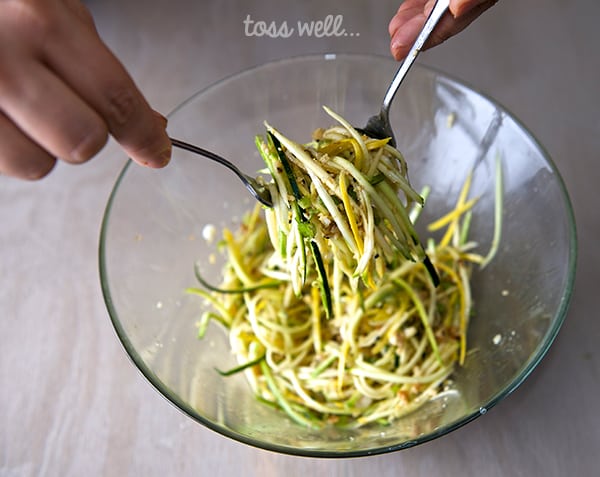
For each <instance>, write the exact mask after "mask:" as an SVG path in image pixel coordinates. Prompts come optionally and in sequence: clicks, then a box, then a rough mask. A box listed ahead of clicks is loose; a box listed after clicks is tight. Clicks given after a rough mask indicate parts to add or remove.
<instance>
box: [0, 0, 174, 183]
mask: <svg viewBox="0 0 600 477" xmlns="http://www.w3.org/2000/svg"><path fill="white" fill-rule="evenodd" d="M165 128H166V119H165V118H164V117H162V116H161V115H160V114H159V113H157V112H155V111H153V110H152V109H151V108H150V106H149V105H148V103H147V102H146V100H145V99H144V97H143V96H142V94H141V93H140V91H139V90H138V88H137V87H136V85H135V84H134V82H133V80H132V79H131V77H130V76H129V74H128V73H127V71H126V70H125V68H124V67H123V66H122V65H121V63H120V62H119V61H118V59H117V58H116V57H115V56H114V55H113V54H112V53H111V52H110V51H109V49H108V48H107V47H106V45H105V44H104V43H103V42H102V40H101V39H100V37H99V35H98V33H97V31H96V28H95V26H94V21H93V19H92V17H91V15H90V13H89V11H88V10H87V8H86V7H85V6H84V5H83V4H82V3H81V2H80V1H79V0H0V173H1V174H5V175H9V176H15V177H20V178H26V179H38V178H41V177H43V176H44V175H46V174H47V173H48V172H50V170H51V169H52V168H53V166H54V164H55V162H56V158H57V157H58V158H60V159H62V160H64V161H66V162H69V163H73V164H77V163H82V162H85V161H87V160H88V159H90V158H91V157H93V156H94V155H96V153H98V152H99V151H100V149H102V147H103V146H104V144H105V143H106V141H107V139H108V135H109V134H111V135H112V136H113V137H114V138H115V139H116V140H117V141H118V142H119V143H120V144H121V146H122V147H123V149H124V150H125V151H126V153H127V154H128V155H129V156H130V157H131V158H132V159H133V160H135V161H136V162H138V163H140V164H144V165H147V166H149V167H162V166H164V165H166V164H167V163H168V162H169V159H170V156H171V143H170V140H169V138H168V136H167V134H166V132H165Z"/></svg>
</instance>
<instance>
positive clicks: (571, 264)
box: [98, 53, 578, 458]
mask: <svg viewBox="0 0 600 477" xmlns="http://www.w3.org/2000/svg"><path fill="white" fill-rule="evenodd" d="M338 59H350V60H356V61H359V60H361V59H362V60H379V61H386V62H388V63H395V64H397V65H399V63H396V62H395V61H394V60H393V59H391V58H390V57H388V56H384V55H379V54H364V53H322V54H309V55H297V56H290V57H286V58H281V59H276V60H273V61H268V62H265V63H261V64H257V65H254V66H252V67H250V68H245V69H242V70H240V71H237V72H234V73H232V74H230V75H227V76H225V77H223V78H221V79H219V80H217V81H215V82H213V83H211V84H210V85H208V86H206V87H204V88H202V89H200V90H198V91H197V92H196V93H194V94H192V95H191V96H189V97H188V98H187V99H185V100H184V101H182V102H181V103H180V104H178V105H176V106H175V107H174V108H173V109H172V110H171V111H170V112H169V113H168V114H167V117H168V118H170V117H172V116H173V115H174V114H176V113H177V112H178V111H179V110H181V109H182V108H184V107H185V106H186V105H188V104H189V103H190V102H192V101H194V100H195V99H196V98H197V97H198V96H200V95H203V94H206V93H208V92H210V91H211V90H213V89H215V88H218V87H220V86H222V85H223V84H226V83H228V82H230V81H234V80H237V79H239V78H241V77H243V76H245V75H249V74H252V73H253V72H255V71H256V70H260V69H263V68H268V67H272V66H277V65H285V64H289V63H297V62H301V61H318V60H321V61H336V60H338ZM413 68H416V69H421V70H425V71H427V72H428V73H431V74H435V75H436V76H437V77H440V78H443V79H444V81H449V82H451V83H453V84H456V85H458V86H460V87H462V88H466V89H468V90H469V91H471V92H473V93H475V94H477V95H479V96H480V97H481V98H483V99H484V100H486V101H487V102H489V103H490V104H493V105H494V106H495V107H496V108H497V109H498V110H499V111H500V112H502V113H504V114H505V115H506V116H507V117H509V118H510V119H511V120H512V121H514V123H515V125H516V126H518V127H519V128H520V130H521V131H522V133H523V134H524V135H525V136H526V137H528V139H529V140H530V141H531V142H532V143H533V144H534V145H535V146H536V147H537V148H538V150H539V152H540V154H541V155H542V157H543V159H544V161H545V162H546V164H547V165H548V167H549V168H550V170H551V171H552V174H553V175H554V176H555V178H556V180H557V183H558V185H559V189H560V191H561V194H562V197H563V203H564V206H565V210H566V218H567V221H568V229H569V237H568V238H569V250H568V266H567V279H566V281H565V286H564V289H563V290H562V297H561V301H560V305H559V306H558V308H557V309H556V311H555V313H554V316H553V317H552V319H553V320H554V321H553V323H552V326H551V328H550V329H549V330H548V332H547V334H546V338H545V340H544V341H543V342H541V343H540V344H539V345H538V347H537V349H536V350H535V351H534V352H533V353H532V355H531V357H530V359H529V360H528V362H527V363H526V365H525V366H524V367H523V368H522V369H521V370H520V371H519V372H518V373H517V374H516V375H515V376H514V378H513V379H512V380H511V381H510V383H509V384H508V385H507V386H505V387H504V388H503V389H501V390H500V391H498V392H497V393H496V394H494V395H493V396H492V397H491V398H490V399H489V400H488V402H487V403H486V404H485V405H483V406H481V407H480V408H479V409H478V410H476V411H473V412H471V413H469V414H466V415H465V416H463V417H462V418H460V419H457V420H456V421H453V422H451V423H450V424H447V425H445V426H442V427H440V428H438V429H436V430H435V431H433V432H430V433H428V434H425V435H422V436H419V437H418V438H415V439H412V440H409V441H404V442H400V443H398V444H393V445H384V446H374V447H371V448H367V449H352V450H322V449H313V448H302V447H291V446H287V445H279V444H275V443H270V442H264V441H260V440H257V439H254V438H252V437H249V436H247V435H244V434H242V433H240V432H237V431H235V430H233V429H230V428H228V427H225V426H222V425H220V424H218V423H216V422H213V421H211V420H210V419H207V418H205V417H203V416H202V415H200V414H199V413H197V412H196V411H195V410H194V409H193V408H192V407H191V406H190V405H188V404H187V403H185V402H184V401H183V400H182V399H180V398H179V397H178V396H177V394H175V393H174V392H171V391H170V389H169V386H167V385H166V384H165V383H164V382H163V381H162V380H161V379H160V378H159V377H158V376H157V375H156V374H155V373H154V372H153V371H152V370H151V369H150V368H149V367H148V366H147V365H146V364H145V363H144V361H143V359H142V358H141V356H140V355H139V354H138V353H137V352H136V350H135V348H134V347H133V345H132V343H131V341H130V340H129V338H128V336H127V334H126V332H125V330H124V328H123V327H122V326H121V324H120V321H119V318H118V312H117V309H116V307H115V305H114V303H113V300H112V296H111V292H110V285H109V283H108V272H107V268H106V236H107V233H108V228H109V223H110V217H111V211H112V207H113V205H114V201H115V198H116V194H117V191H118V190H119V186H120V185H121V182H122V181H123V179H124V177H125V175H126V173H127V171H128V170H129V168H130V167H131V165H132V163H133V161H132V160H131V159H127V161H126V163H125V165H124V167H123V168H122V170H121V172H120V173H119V175H118V177H117V179H116V182H115V184H114V186H113V188H112V190H111V193H110V196H109V198H108V202H107V205H106V207H105V210H104V214H103V217H102V222H101V228H100V237H99V246H98V260H99V275H100V285H101V289H102V294H103V298H104V302H105V306H106V307H107V311H108V314H109V317H110V320H111V322H112V324H113V327H114V330H115V332H116V334H117V337H118V339H119V341H120V342H121V344H122V346H123V347H124V349H125V351H126V354H127V356H128V357H129V359H130V361H131V362H132V363H133V364H134V366H135V367H136V368H137V370H138V371H139V372H140V373H141V374H142V376H144V378H145V379H146V380H147V381H148V382H149V383H150V384H151V386H152V387H153V388H154V389H155V391H157V392H158V393H159V394H160V395H161V396H162V397H163V398H164V399H166V400H167V402H169V403H170V404H172V405H173V406H175V408H177V409H178V410H180V411H181V412H183V413H184V414H186V415H187V416H189V417H190V418H192V419H193V420H194V421H196V422H198V423H200V424H202V425H204V426H205V427H207V428H209V429H211V430H213V431H215V432H217V433H218V434H221V435H223V436H225V437H228V438H230V439H233V440H234V441H237V442H241V443H244V444H247V445H250V446H252V447H256V448H260V449H264V450H268V451H273V452H277V453H281V454H288V455H294V456H303V457H321V458H350V457H363V456H369V455H378V454H384V453H388V452H393V451H397V450H402V449H407V448H410V447H413V446H416V445H419V444H423V443H425V442H429V441H431V440H434V439H436V438H438V437H441V436H443V435H446V434H449V433H450V432H452V431H454V430H456V429H458V428H460V427H462V426H464V425H465V424H468V423H469V422H471V421H473V420H474V419H476V418H477V417H479V416H481V415H483V414H485V413H486V412H487V411H488V410H489V409H491V408H492V407H494V406H495V405H496V404H498V403H499V402H500V401H502V400H503V399H504V398H506V397H507V396H509V395H510V394H511V393H512V392H513V391H515V390H516V389H517V388H518V387H519V386H520V385H521V384H522V383H523V382H524V381H525V380H526V379H527V377H528V376H529V375H530V374H531V373H532V372H533V370H534V369H535V368H536V367H537V365H538V364H539V363H540V361H541V360H542V359H543V358H544V356H545V355H546V353H547V352H548V350H549V349H550V347H551V345H552V343H553V342H554V340H555V339H556V337H557V335H558V332H559V331H560V329H561V327H562V324H563V322H564V320H565V318H566V315H567V311H568V308H569V305H570V302H571V298H572V295H573V288H574V282H575V275H576V273H575V272H576V267H577V254H578V239H577V229H576V222H575V214H574V211H573V206H572V203H571V199H570V197H569V193H568V191H567V188H566V185H565V182H564V179H563V178H562V176H561V174H560V172H559V170H558V168H557V166H556V164H555V163H554V161H553V160H552V158H551V157H550V155H549V154H548V151H547V150H546V149H545V148H544V146H543V145H542V144H541V143H540V142H539V141H538V140H537V138H536V137H535V135H534V134H533V133H532V132H531V131H530V130H529V128H528V127H526V126H525V125H524V124H523V123H522V122H521V121H520V120H519V119H518V118H517V117H516V116H515V115H514V114H512V113H511V111H510V110H509V109H507V108H506V107H505V106H504V105H503V104H502V103H500V102H498V101H497V100H496V99H494V98H492V97H491V96H489V95H488V94H486V93H484V92H482V91H481V90H479V89H478V88H475V87H473V86H472V85H471V84H469V83H468V82H466V81H463V80H461V79H458V78H456V77H454V76H452V75H450V74H448V73H446V72H444V71H442V70H440V69H438V68H435V67H432V66H430V65H427V64H424V63H421V62H419V63H416V64H415V65H414V66H413ZM390 79H391V78H390ZM382 94H383V91H382ZM134 167H136V166H134Z"/></svg>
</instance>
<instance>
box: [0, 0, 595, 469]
mask: <svg viewBox="0 0 600 477" xmlns="http://www.w3.org/2000/svg"><path fill="white" fill-rule="evenodd" d="M399 3H400V2H399V1H391V0H386V1H366V0H354V1H352V2H349V1H346V2H342V1H337V2H336V1H333V0H318V1H303V2H299V1H296V2H277V1H274V0H271V1H266V0H265V1H259V0H256V1H241V0H236V1H234V0H227V1H216V0H210V1H192V0H189V1H186V0H173V1H166V0H163V1H160V0H103V1H101V0H97V1H95V0H89V1H88V2H87V4H88V5H89V7H90V8H91V10H92V12H93V14H94V16H95V18H96V22H97V26H98V29H99V31H100V33H101V34H102V36H103V37H104V39H105V40H106V42H107V43H108V44H109V46H110V47H111V48H113V49H114V51H115V52H116V54H117V55H118V56H119V57H120V58H121V60H122V61H123V62H124V64H125V65H126V66H127V67H128V69H129V70H130V72H131V73H132V75H133V76H134V78H135V80H136V81H137V83H138V84H139V86H140V87H141V88H142V90H143V91H144V92H145V94H146V95H147V97H148V99H149V101H150V102H151V103H152V105H153V106H154V107H155V108H156V109H158V110H160V111H162V112H164V113H167V112H168V111H169V110H170V109H172V108H173V107H174V106H176V105H177V104H178V103H179V102H181V101H182V100H184V99H185V98H186V97H188V96H189V95H190V94H192V93H193V92H195V91H197V90H198V89H200V88H203V87H205V86H207V85H209V84H210V83H212V82H214V81H216V80H218V79H220V78H223V77H224V76H226V75H230V74H232V73H235V72H238V71H240V70H241V69H244V68H246V67H249V66H253V65H256V64H260V63H263V62H266V61H269V60H272V59H278V58H282V57H287V56H290V55H298V54H306V53H318V52H331V51H334V52H335V51H337V52H362V53H376V54H383V55H385V54H388V43H389V39H388V34H387V24H388V21H389V19H390V18H391V17H392V15H393V13H394V12H395V10H396V9H397V7H398V6H399ZM328 13H333V14H342V15H343V16H344V27H345V28H347V30H348V31H349V32H356V33H359V36H354V37H345V38H335V39H315V38H311V39H307V38H304V39H301V38H297V37H294V38H290V39H269V38H261V39H257V38H247V37H245V36H244V30H243V24H242V20H243V19H244V18H245V17H246V15H247V14H251V16H252V18H254V19H257V20H258V19H262V20H269V21H270V20H277V21H283V20H287V21H288V22H290V23H295V22H297V21H298V20H318V19H321V18H323V17H324V16H325V15H326V14H328ZM598 18H600V3H599V2H597V1H596V0H572V1H564V0H528V1H520V0H501V1H500V2H499V3H498V5H497V6H496V7H494V8H493V9H492V10H491V11H490V12H488V13H487V14H486V15H485V16H484V17H482V18H481V19H480V20H479V21H478V22H477V23H476V24H474V25H473V26H472V27H471V28H469V29H468V30H467V31H465V32H464V33H462V34H461V35H460V36H458V37H456V38H454V39H452V40H450V41H448V42H447V43H446V44H445V45H444V46H442V47H440V48H438V49H436V50H434V51H431V52H427V53H424V54H423V55H422V56H421V57H420V58H419V61H421V62H423V63H425V64H429V65H432V66H435V67H437V68H440V69H442V70H444V71H446V72H448V73H450V74H451V75H453V76H456V77H458V78H460V79H462V80H464V81H466V82H467V83H469V84H471V85H473V86H474V87H476V88H477V89H479V90H481V91H483V92H485V93H487V94H489V95H491V96H493V97H494V98H496V99H497V100H499V101H500V103H502V104H503V105H504V106H506V107H507V108H508V109H509V110H511V111H512V112H513V113H514V114H515V115H516V116H517V117H519V118H520V119H521V120H522V121H523V122H524V123H525V124H526V125H528V127H529V128H530V129H531V131H532V132H533V133H534V134H535V135H536V136H537V138H538V139H539V140H540V141H541V143H542V144H544V146H545V147H546V148H547V150H548V152H549V153H550V155H551V156H552V157H553V158H554V160H555V161H556V163H557V165H558V167H559V169H560V171H561V172H562V174H563V177H564V179H565V181H566V184H567V186H568V189H569V191H570V194H571V198H572V201H573V205H574V208H575V213H576V218H577V223H578V232H579V250H580V255H579V262H578V272H577V280H576V287H575V292H574V295H573V301H572V305H571V308H570V312H569V315H568V317H567V320H566V322H565V325H564V327H563V328H562V331H561V332H560V334H559V336H558V339H557V340H556V342H555V344H554V346H553V347H552V349H551V350H550V352H549V354H548V355H547V356H546V358H545V359H544V360H543V362H542V363H541V365H540V366H539V367H538V368H537V369H536V370H535V372H534V373H533V374H532V376H531V377H530V378H529V379H528V381H527V382H526V383H525V384H523V385H522V386H521V387H520V388H519V389H518V390H517V391H516V392H514V393H513V394H512V395H511V396H509V397H508V398H507V399H506V400H505V401H503V402H502V403H501V404H499V405H498V406H497V407H495V408H494V409H492V410H491V411H490V412H488V413H487V414H486V415H485V416H483V417H481V418H479V419H477V420H476V421H475V422H473V423H471V424H468V425H467V426H466V427H463V428H461V429H459V430H458V431H456V432H454V433H452V434H450V435H448V436H446V437H443V438H441V439H438V440H436V441H434V442H431V443H428V444H425V445H422V446H419V447H416V448H413V449H409V450H406V451H402V452H398V453H394V454H388V455H384V456H378V457H371V458H362V459H353V460H337V461H336V460H317V459H307V458H294V457H289V456H283V455H278V454H274V453H270V452H265V451H261V450H258V449H254V448H251V447H247V446H245V445H241V444H238V443H236V442H233V441H231V440H229V439H226V438H224V437H221V436H220V435H218V434H215V433H214V432H212V431H209V430H207V429H205V428H203V427H201V426H200V425H198V424H196V423H194V422H192V421H191V420H190V419H188V418H187V417H185V416H184V415H183V414H181V413H180V412H179V411H177V410H176V409H174V408H173V407H172V406H171V405H169V404H168V403H167V401H165V400H164V399H163V398H162V397H161V396H159V395H158V394H157V393H156V392H155V391H154V390H153V389H152V388H151V387H150V385H149V384H148V383H147V382H146V381H145V380H144V379H143V377H142V376H141V374H140V373H139V372H138V371H137V370H136V369H135V368H134V367H133V365H132V364H131V363H130V362H129V360H128V358H127V357H126V355H125V352H124V351H123V349H122V348H121V345H120V344H119V342H118V340H117V338H116V335H115V333H114V331H113V329H112V327H111V324H110V321H109V319H108V315H107V312H106V309H105V307H104V303H103V301H102V296H101V292H100V286H99V279H98V269H97V247H98V232H99V226H100V221H101V217H102V213H103V210H104V205H105V203H106V200H107V198H108V194H109V193H110V190H111V188H112V185H113V183H114V180H115V178H116V176H117V174H118V172H119V170H120V168H121V167H122V165H123V163H124V160H125V158H124V156H123V154H122V153H121V152H120V150H119V149H118V148H117V147H116V145H115V144H114V143H113V142H111V143H109V144H108V145H107V147H106V148H105V149H104V150H103V151H102V153H101V154H100V155H99V157H97V158H96V159H95V160H93V161H92V162H90V163H89V164H87V165H85V166H79V167H74V166H66V165H64V164H61V165H59V166H58V167H57V168H56V170H55V171H54V172H53V173H52V174H51V175H50V176H49V177H47V178H46V179H44V180H42V181H41V182H39V183H24V182H19V181H16V180H12V179H9V178H6V177H0V476H2V477H8V476H33V475H41V476H84V475H85V476H97V475H98V476H99V475H107V476H108V475H110V476H128V475H132V476H137V475H140V476H155V475H156V476H159V475H160V476H166V475H173V476H175V475H176V476H188V475H211V476H212V475H215V476H238V475H243V476H254V475H256V476H260V477H270V476H280V475H287V476H299V475H315V476H321V475H322V476H332V477H333V476H361V475H379V476H382V477H385V476H392V475H393V476H404V475H410V476H429V477H433V476H453V475H457V476H462V477H466V476H507V475H510V476H527V477H529V476H538V475H539V476H541V475H543V476H565V475H570V476H591V475H597V467H598V461H599V460H600V459H599V458H598V451H599V450H600V417H599V414H598V408H597V402H598V396H599V395H600V375H599V365H600V354H599V352H598V349H597V347H596V346H597V344H598V342H599V341H600V320H599V316H598V315H599V313H598V307H597V304H598V302H597V301H596V299H597V297H598V291H597V286H598V285H597V284H598V282H599V278H600V273H599V268H600V254H599V251H598V250H599V248H598V246H597V240H598V237H600V220H599V219H598V217H599V214H598V207H600V200H599V199H600V193H599V192H598V180H599V179H600V174H599V170H600V166H599V164H600V162H599V161H600V157H599V156H600V113H599V110H600V81H599V80H600V54H599V53H598V50H599V48H598V47H599V46H600V40H598V36H597V34H596V33H595V30H596V28H597V21H598Z"/></svg>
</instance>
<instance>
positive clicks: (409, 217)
mask: <svg viewBox="0 0 600 477" xmlns="http://www.w3.org/2000/svg"><path fill="white" fill-rule="evenodd" d="M326 111H327V112H328V113H329V114H330V115H331V116H332V117H333V118H334V119H335V120H337V121H338V122H339V123H340V125H339V126H334V127H331V128H329V129H327V130H322V129H321V130H318V131H316V132H315V134H314V138H313V141H312V142H310V143H308V144H305V145H300V144H298V143H295V142H293V141H291V140H290V139H288V138H286V137H285V136H284V135H283V134H281V133H280V132H279V131H277V130H276V129H274V128H273V127H271V126H270V125H267V135H266V137H265V138H258V139H257V141H256V143H257V146H258V149H259V151H260V152H261V155H262V157H263V158H264V159H265V162H266V163H267V166H268V169H269V170H270V171H271V174H272V176H273V182H272V183H271V184H270V190H271V192H272V194H273V201H274V206H273V208H270V209H264V214H260V211H261V207H260V206H259V205H258V204H257V205H256V207H255V209H254V210H253V211H251V212H249V213H248V215H247V216H246V217H245V219H244V221H243V224H242V225H241V227H240V228H239V229H238V230H236V231H234V232H232V231H230V230H227V229H226V230H224V232H223V237H224V245H225V246H224V249H225V250H224V253H225V254H226V264H225V266H224V269H223V278H222V281H221V283H220V284H219V285H218V286H208V288H209V291H206V292H202V291H200V290H198V289H195V288H192V289H190V291H191V292H192V293H195V294H197V295H199V296H201V297H203V298H204V299H206V301H207V303H208V304H209V306H210V307H211V308H212V310H213V311H211V312H207V314H205V319H204V320H203V321H202V322H201V327H202V333H201V335H203V334H204V330H205V329H206V326H207V321H208V320H209V319H212V320H214V321H216V322H218V323H221V324H222V325H224V326H225V328H226V329H227V331H228V334H229V338H230V343H231V347H232V350H233V352H234V353H235V355H236V357H237V360H238V362H239V363H240V366H238V367H236V368H233V369H232V370H230V371H228V372H226V373H223V374H227V375H230V374H234V373H237V372H243V373H244V374H245V376H246V378H247V379H248V381H249V383H250V385H251V387H252V389H253V390H254V392H255V393H256V395H257V397H258V399H259V400H260V401H262V402H267V403H270V404H271V405H274V406H275V407H278V408H280V409H281V410H282V411H284V412H285V413H287V414H288V415H289V417H290V418H291V419H292V420H294V421H296V422H298V423H301V424H302V425H306V426H308V427H313V428H314V427H316V428H319V427H322V426H324V425H328V424H333V425H338V426H345V427H359V426H363V425H367V424H370V423H376V424H380V423H382V422H384V423H387V422H390V421H392V420H394V419H397V418H399V417H400V416H402V415H405V414H407V413H409V412H411V411H413V410H415V409H416V408H418V407H419V406H420V405H422V404H423V403H425V402H426V401H427V400H428V399H430V398H431V397H434V396H435V395H436V394H437V393H439V392H440V391H441V390H442V389H443V387H444V386H445V383H446V382H447V380H448V377H449V376H450V374H451V373H452V371H453V369H454V366H455V365H456V364H460V363H463V362H464V360H465V356H466V350H467V343H466V334H467V328H468V322H469V318H470V317H471V313H472V300H471V291H470V284H469V277H470V274H471V268H472V264H474V263H477V264H487V263H488V262H489V260H491V257H492V256H493V254H494V253H495V251H496V250H497V241H498V240H499V237H500V234H499V231H496V233H495V234H494V238H495V240H494V244H493V247H492V250H491V251H490V253H489V254H488V255H486V257H483V256H481V255H479V254H477V253H475V252H474V251H473V243H472V242H469V241H468V240H467V237H468V228H469V224H470V221H471V212H472V209H473V207H474V206H475V205H476V202H477V199H476V198H469V189H470V181H471V176H470V175H469V177H468V178H467V179H466V181H465V184H464V187H463V188H462V190H461V192H460V194H459V197H458V199H457V202H456V206H455V208H454V209H453V210H450V211H448V212H447V213H446V214H445V215H443V216H442V217H441V218H440V219H439V220H437V221H435V222H433V223H432V224H431V228H432V229H434V230H436V231H438V233H440V234H441V236H442V238H441V240H440V241H439V242H438V243H435V242H433V240H430V242H429V245H428V248H427V253H425V250H424V248H423V247H422V246H421V242H420V241H419V238H418V237H417V234H416V232H415V229H414V226H413V221H414V220H416V218H417V217H418V216H419V213H420V211H421V209H422V206H423V199H422V198H421V196H420V195H419V194H418V193H416V192H415V191H414V190H413V189H412V187H410V184H409V182H408V179H407V173H406V172H407V168H406V163H405V161H404V159H403V157H402V155H401V154H400V153H399V152H398V151H396V150H395V149H393V148H391V147H390V146H389V145H388V144H387V141H386V140H376V139H371V138H368V137H365V136H363V135H361V134H359V133H358V132H357V131H356V130H354V129H353V128H352V127H351V126H350V125H349V124H348V123H347V122H346V121H345V120H343V119H342V118H340V117H339V116H338V115H337V114H335V113H333V112H332V111H331V110H329V109H326ZM497 182H498V184H499V185H498V186H497V190H496V204H497V205H496V222H495V223H496V228H498V227H499V226H500V217H501V214H502V209H501V187H502V185H501V167H500V164H499V165H498V168H497ZM428 193H429V190H425V191H424V195H427V194H428ZM434 275H435V278H436V279H435V280H434V279H432V278H433V276H434ZM198 277H199V279H200V280H201V283H202V284H204V285H205V286H207V284H206V282H205V281H204V280H203V279H202V278H201V277H200V275H198ZM208 313H209V314H208Z"/></svg>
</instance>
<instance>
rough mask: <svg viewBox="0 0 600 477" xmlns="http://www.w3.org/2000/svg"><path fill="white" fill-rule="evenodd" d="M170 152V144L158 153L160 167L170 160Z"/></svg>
mask: <svg viewBox="0 0 600 477" xmlns="http://www.w3.org/2000/svg"><path fill="white" fill-rule="evenodd" d="M171 154H172V147H171V145H169V147H168V148H167V149H165V150H164V151H163V152H161V153H160V163H161V166H160V167H165V166H166V165H167V164H168V163H169V162H171Z"/></svg>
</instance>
